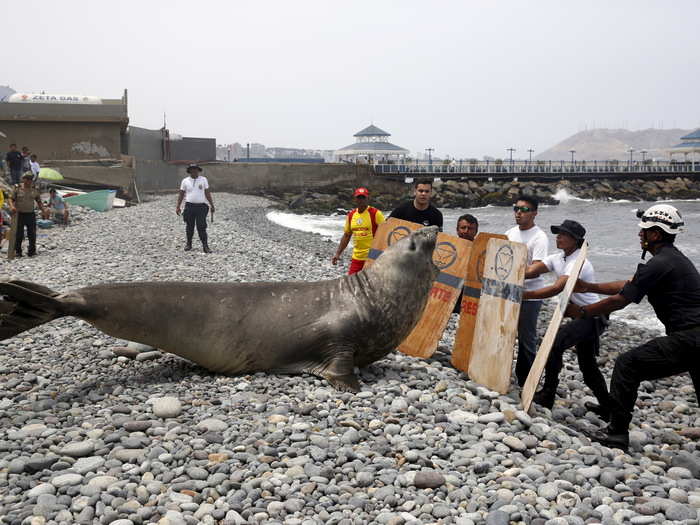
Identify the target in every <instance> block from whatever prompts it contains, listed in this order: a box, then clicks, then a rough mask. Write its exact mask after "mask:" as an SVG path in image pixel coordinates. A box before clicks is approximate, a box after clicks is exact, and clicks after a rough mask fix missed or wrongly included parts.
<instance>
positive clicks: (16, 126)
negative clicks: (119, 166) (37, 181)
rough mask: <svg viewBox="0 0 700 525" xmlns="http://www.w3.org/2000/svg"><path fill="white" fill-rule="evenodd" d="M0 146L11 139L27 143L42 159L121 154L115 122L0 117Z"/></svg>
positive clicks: (5, 146)
mask: <svg viewBox="0 0 700 525" xmlns="http://www.w3.org/2000/svg"><path fill="white" fill-rule="evenodd" d="M0 130H2V131H3V133H5V135H7V138H2V137H0V150H1V151H7V149H8V147H9V145H10V144H11V143H16V144H17V146H18V147H19V148H21V147H22V146H27V147H28V148H29V149H30V150H31V151H32V153H36V154H37V155H38V157H39V162H40V163H41V160H42V159H45V160H46V159H76V160H80V159H100V158H116V159H118V158H119V156H120V154H121V138H120V137H121V124H120V123H119V122H32V121H22V120H17V121H12V120H10V121H2V120H0Z"/></svg>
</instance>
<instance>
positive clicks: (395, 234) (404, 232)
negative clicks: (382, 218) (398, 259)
mask: <svg viewBox="0 0 700 525" xmlns="http://www.w3.org/2000/svg"><path fill="white" fill-rule="evenodd" d="M409 235H411V230H409V229H408V228H406V226H397V227H396V228H394V229H393V230H391V231H390V232H389V234H388V235H387V236H386V244H387V246H391V245H392V244H394V243H397V242H399V241H400V240H401V239H403V238H404V237H408V236H409Z"/></svg>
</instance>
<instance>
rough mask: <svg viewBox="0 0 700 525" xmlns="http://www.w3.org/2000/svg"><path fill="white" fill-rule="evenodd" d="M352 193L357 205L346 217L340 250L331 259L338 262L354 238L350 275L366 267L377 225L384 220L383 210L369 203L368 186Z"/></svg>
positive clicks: (334, 263) (335, 262)
mask: <svg viewBox="0 0 700 525" xmlns="http://www.w3.org/2000/svg"><path fill="white" fill-rule="evenodd" d="M352 195H353V198H354V200H355V205H356V206H357V207H356V208H355V209H354V210H352V211H350V212H348V215H347V217H346V218H345V227H344V231H343V237H342V238H341V239H340V244H339V245H338V250H336V252H335V255H334V256H333V258H332V259H331V263H332V264H333V265H336V264H338V260H339V259H340V256H341V255H342V253H343V251H344V250H345V248H346V247H347V246H348V243H349V242H350V239H351V238H353V239H354V241H353V242H354V246H353V250H352V260H351V261H350V268H349V269H348V275H352V274H353V273H357V272H359V271H360V270H362V268H364V266H365V261H367V258H368V257H369V249H370V248H371V247H372V241H373V240H374V234H375V233H376V231H377V226H378V225H379V224H381V223H383V222H384V215H382V212H381V211H379V210H378V209H377V208H374V207H373V206H370V205H369V190H368V189H367V188H357V189H356V190H355V191H354V193H353V194H352Z"/></svg>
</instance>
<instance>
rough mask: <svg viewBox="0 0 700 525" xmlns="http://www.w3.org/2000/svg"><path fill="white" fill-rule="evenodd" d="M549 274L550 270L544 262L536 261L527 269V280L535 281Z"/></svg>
mask: <svg viewBox="0 0 700 525" xmlns="http://www.w3.org/2000/svg"><path fill="white" fill-rule="evenodd" d="M547 272H549V268H547V265H546V264H545V263H543V262H542V261H534V262H533V263H532V264H531V265H530V266H528V267H527V268H526V269H525V279H534V278H535V277H539V276H540V275H542V274H543V273H547Z"/></svg>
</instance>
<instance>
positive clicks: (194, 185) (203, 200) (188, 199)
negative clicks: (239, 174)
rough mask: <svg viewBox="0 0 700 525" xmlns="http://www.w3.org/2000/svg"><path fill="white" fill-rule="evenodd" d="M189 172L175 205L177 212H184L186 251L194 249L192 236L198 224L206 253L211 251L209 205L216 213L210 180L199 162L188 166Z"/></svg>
mask: <svg viewBox="0 0 700 525" xmlns="http://www.w3.org/2000/svg"><path fill="white" fill-rule="evenodd" d="M187 173H188V174H189V175H188V176H187V177H185V178H184V179H182V183H181V184H180V193H179V194H178V197H177V205H176V206H175V213H177V214H178V215H180V213H182V217H183V219H184V221H185V224H186V227H185V235H186V236H187V244H186V245H185V251H186V252H189V251H190V250H191V249H192V237H193V236H194V227H195V224H196V226H197V235H199V240H200V241H202V250H203V251H204V253H211V249H209V243H208V238H207V214H208V213H209V206H211V212H212V214H213V213H214V201H213V199H212V197H211V192H210V191H209V182H208V181H207V178H206V177H204V176H203V175H201V173H202V168H200V167H199V166H198V165H197V164H190V165H189V166H187ZM183 199H184V201H185V210H184V211H182V210H181V206H182V201H183ZM207 202H209V206H207Z"/></svg>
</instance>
